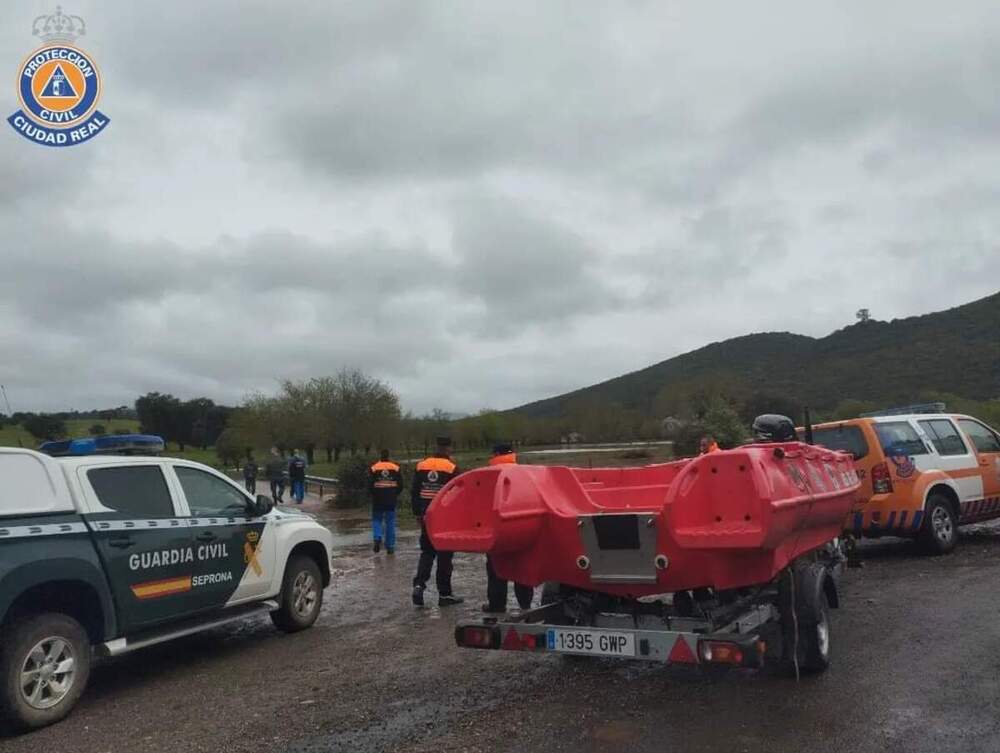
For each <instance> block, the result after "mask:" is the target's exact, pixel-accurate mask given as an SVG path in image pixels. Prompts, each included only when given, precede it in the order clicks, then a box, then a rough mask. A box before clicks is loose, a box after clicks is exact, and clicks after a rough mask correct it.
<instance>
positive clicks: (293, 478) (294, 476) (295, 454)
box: [288, 450, 306, 505]
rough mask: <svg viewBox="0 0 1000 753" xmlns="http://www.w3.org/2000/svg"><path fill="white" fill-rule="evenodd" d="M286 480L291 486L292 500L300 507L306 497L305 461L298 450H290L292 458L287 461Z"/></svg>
mask: <svg viewBox="0 0 1000 753" xmlns="http://www.w3.org/2000/svg"><path fill="white" fill-rule="evenodd" d="M288 480H289V481H290V482H291V484H292V499H294V500H295V504H297V505H301V504H302V500H303V499H304V498H305V496H306V461H305V460H304V459H303V458H302V456H301V455H299V451H298V450H292V457H291V458H290V459H289V460H288Z"/></svg>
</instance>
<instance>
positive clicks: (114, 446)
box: [38, 434, 164, 457]
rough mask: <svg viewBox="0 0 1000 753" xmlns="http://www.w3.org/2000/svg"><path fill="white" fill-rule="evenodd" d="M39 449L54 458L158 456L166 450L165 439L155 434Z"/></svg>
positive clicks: (76, 441)
mask: <svg viewBox="0 0 1000 753" xmlns="http://www.w3.org/2000/svg"><path fill="white" fill-rule="evenodd" d="M38 449H39V450H40V451H41V452H44V453H45V454H46V455H52V456H53V457H79V456H82V455H156V454H159V453H161V452H163V450H164V442H163V437H159V436H157V435H155V434H105V435H103V436H100V437H81V438H79V439H61V440H58V441H52V442H42V443H41V445H39V447H38Z"/></svg>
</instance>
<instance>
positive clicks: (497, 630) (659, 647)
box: [455, 604, 778, 668]
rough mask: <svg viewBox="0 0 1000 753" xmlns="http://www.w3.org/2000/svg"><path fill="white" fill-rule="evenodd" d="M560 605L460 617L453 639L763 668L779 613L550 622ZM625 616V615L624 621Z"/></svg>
mask: <svg viewBox="0 0 1000 753" xmlns="http://www.w3.org/2000/svg"><path fill="white" fill-rule="evenodd" d="M556 607H558V605H546V606H544V607H541V608H539V609H535V610H529V611H526V612H523V613H521V614H520V615H518V617H517V618H515V619H513V620H511V621H504V622H501V621H499V620H492V619H484V620H477V621H467V622H460V623H459V624H458V625H457V626H456V627H455V642H456V643H457V644H458V645H459V646H461V647H463V648H478V649H493V650H500V651H527V652H532V653H556V654H570V655H576V656H598V657H607V658H617V659H631V660H638V661H653V662H660V663H665V664H714V665H720V664H721V665H729V666H737V667H753V668H759V667H762V666H763V665H764V660H765V654H766V653H767V651H768V646H767V643H766V641H765V640H764V639H763V638H762V633H763V632H764V631H763V628H765V626H767V625H768V624H773V623H774V622H775V621H776V620H777V619H778V611H777V609H776V608H775V607H774V606H773V605H771V604H759V605H756V606H754V607H752V608H751V609H748V610H747V611H746V612H744V613H743V614H741V615H740V616H739V617H738V618H737V619H736V620H734V621H733V622H731V623H730V624H728V625H726V626H723V627H721V628H719V629H717V630H713V631H707V630H705V629H704V627H705V626H704V624H702V623H699V621H698V620H695V619H676V620H672V621H671V622H672V623H675V624H672V625H670V626H669V627H667V626H665V627H664V628H662V629H661V628H659V627H652V626H644V627H641V628H636V627H628V626H626V625H624V624H623V625H621V626H615V625H612V626H607V625H605V626H600V627H596V626H590V625H567V624H559V623H556V622H547V621H545V618H546V617H548V616H549V615H552V614H555V613H558V610H557V609H556ZM626 619H627V616H624V615H623V616H622V621H623V622H624V621H625V620H626Z"/></svg>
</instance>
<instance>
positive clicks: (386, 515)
mask: <svg viewBox="0 0 1000 753" xmlns="http://www.w3.org/2000/svg"><path fill="white" fill-rule="evenodd" d="M368 474H369V475H368V487H369V490H370V491H371V495H372V549H373V550H375V553H376V554H377V553H378V551H379V549H381V548H382V536H383V529H384V535H385V552H386V554H392V553H393V552H395V551H396V503H397V502H398V501H399V493H400V492H401V491H403V474H401V473H400V472H399V466H398V465H396V464H395V463H393V462H392V461H391V460H389V451H388V450H382V452H381V454H380V455H379V461H378V462H377V463H375V464H374V465H372V467H371V468H370V469H369V470H368Z"/></svg>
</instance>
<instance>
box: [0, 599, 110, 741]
mask: <svg viewBox="0 0 1000 753" xmlns="http://www.w3.org/2000/svg"><path fill="white" fill-rule="evenodd" d="M90 659H91V652H90V639H89V637H88V636H87V632H86V631H85V630H84V629H83V626H82V625H80V623H79V622H77V621H76V620H74V619H73V618H72V617H70V616H68V615H65V614H57V613H48V614H39V615H32V616H29V617H26V618H23V619H21V620H18V621H16V622H15V623H14V624H13V625H12V626H11V628H10V633H9V637H8V640H6V641H4V645H3V648H2V651H0V683H2V684H0V712H2V713H3V715H4V716H5V717H6V720H7V721H8V722H9V723H10V724H11V725H12V726H14V727H16V728H18V729H22V730H24V729H36V728H38V727H44V726H46V725H48V724H52V723H53V722H57V721H59V720H60V719H62V718H63V717H64V716H66V715H67V714H68V713H69V712H70V711H71V710H72V709H73V706H75V705H76V702H77V701H78V700H79V698H80V695H81V694H82V693H83V690H84V688H85V687H86V685H87V679H88V678H89V677H90Z"/></svg>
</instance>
